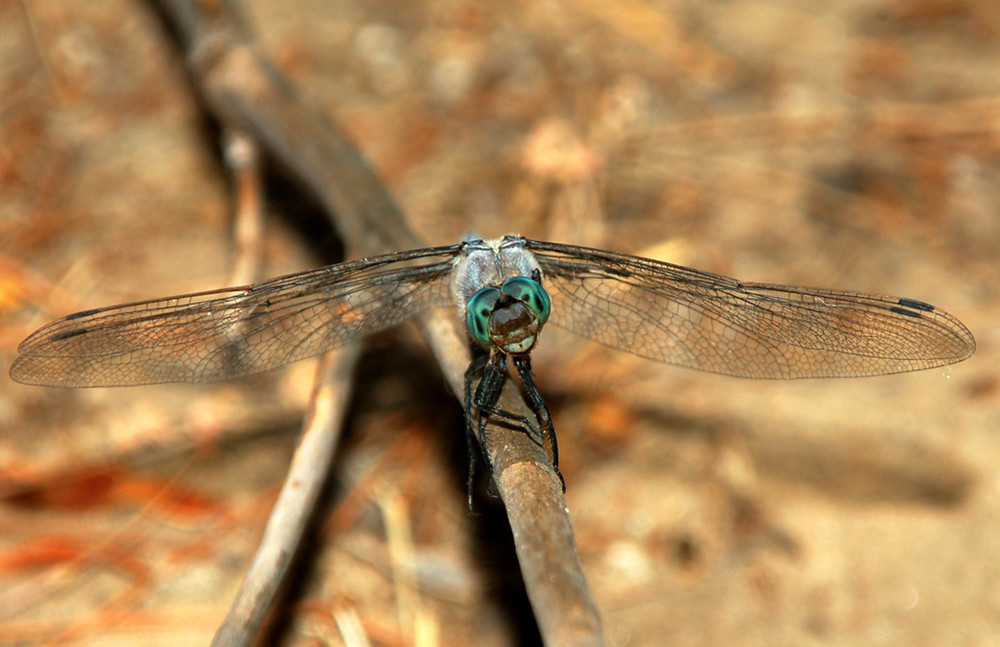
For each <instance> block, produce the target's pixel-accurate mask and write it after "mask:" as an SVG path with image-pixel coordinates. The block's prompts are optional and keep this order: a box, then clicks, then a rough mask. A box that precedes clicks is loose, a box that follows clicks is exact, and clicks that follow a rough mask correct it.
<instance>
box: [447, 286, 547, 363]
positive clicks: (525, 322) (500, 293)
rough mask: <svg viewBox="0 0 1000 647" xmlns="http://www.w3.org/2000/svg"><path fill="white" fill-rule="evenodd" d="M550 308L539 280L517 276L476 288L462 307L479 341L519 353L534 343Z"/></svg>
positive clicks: (515, 353) (473, 335) (471, 331)
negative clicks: (501, 283)
mask: <svg viewBox="0 0 1000 647" xmlns="http://www.w3.org/2000/svg"><path fill="white" fill-rule="evenodd" d="M551 312H552V305H551V302H550V301H549V295H548V293H546V292H545V289H544V288H543V287H542V285H541V283H539V282H538V281H537V280H535V279H533V278H532V279H529V278H527V277H524V276H517V277H514V278H510V279H507V280H506V281H504V282H503V285H501V286H500V287H499V288H497V287H486V288H483V289H481V290H479V291H478V292H476V293H475V294H474V295H473V296H472V298H471V299H470V300H469V304H468V306H467V307H466V309H465V323H466V327H467V328H468V329H469V334H470V335H472V338H473V339H475V340H476V341H478V342H479V343H480V344H482V345H484V346H495V347H497V348H499V349H500V350H502V351H503V352H505V353H508V354H512V355H519V354H523V353H527V352H530V351H531V349H532V348H533V347H534V346H535V342H536V341H537V340H538V333H539V331H540V330H541V329H542V325H544V324H545V322H546V321H548V319H549V314H550V313H551Z"/></svg>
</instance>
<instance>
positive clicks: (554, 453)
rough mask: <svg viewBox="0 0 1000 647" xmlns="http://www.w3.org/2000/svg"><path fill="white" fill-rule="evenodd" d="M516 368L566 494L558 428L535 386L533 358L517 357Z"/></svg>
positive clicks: (526, 356)
mask: <svg viewBox="0 0 1000 647" xmlns="http://www.w3.org/2000/svg"><path fill="white" fill-rule="evenodd" d="M514 367H515V368H516V369H517V375H518V377H520V378H521V384H522V385H523V386H524V393H525V395H527V396H528V400H529V401H530V403H531V410H532V411H534V412H535V417H536V418H537V419H538V430H539V438H540V440H541V441H542V447H544V448H545V452H546V453H547V454H548V456H549V462H551V463H552V468H553V469H554V470H555V472H556V474H557V475H558V476H559V481H560V482H561V483H562V489H563V492H565V491H566V479H564V478H563V475H562V472H560V471H559V444H558V442H557V441H556V428H555V425H554V424H553V423H552V415H551V414H550V413H549V407H548V406H547V405H546V404H545V400H544V399H543V398H542V394H541V393H539V392H538V387H537V386H535V378H534V376H533V375H532V373H531V357H530V356H528V355H515V356H514Z"/></svg>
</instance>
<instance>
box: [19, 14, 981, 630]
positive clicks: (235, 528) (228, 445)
mask: <svg viewBox="0 0 1000 647" xmlns="http://www.w3.org/2000/svg"><path fill="white" fill-rule="evenodd" d="M243 6H244V11H245V12H246V15H247V18H248V21H249V23H250V25H252V28H253V30H254V31H255V32H256V34H257V36H258V37H259V39H260V44H261V47H262V48H263V49H264V50H265V51H266V52H267V53H268V54H269V55H270V56H271V57H272V58H273V59H274V61H275V62H276V64H277V66H278V68H279V69H280V71H281V72H282V73H283V74H285V75H286V76H287V77H288V78H289V79H290V81H291V83H292V84H293V85H294V86H295V87H296V88H297V90H298V92H299V93H300V94H301V95H302V97H303V98H304V99H305V100H306V101H308V102H310V103H312V104H313V105H314V106H315V107H316V109H318V110H319V111H321V112H323V113H326V114H328V115H329V116H330V117H331V118H334V119H336V120H337V121H338V122H339V123H340V124H341V125H342V126H343V127H344V128H345V130H346V131H347V132H348V133H349V134H350V135H351V137H352V138H353V139H354V141H355V142H356V143H357V144H358V145H359V147H360V148H361V149H362V150H363V151H364V152H365V154H366V155H367V156H368V159H369V160H370V162H371V163H372V165H373V166H374V168H375V169H376V170H377V172H378V174H379V176H380V177H381V178H382V179H383V180H384V181H385V183H386V184H387V186H388V187H389V189H390V191H391V192H392V194H393V195H394V197H395V198H396V199H397V200H398V201H399V203H400V204H401V205H402V207H403V209H404V212H405V214H406V216H407V218H408V220H409V222H410V224H411V226H412V227H413V229H414V230H416V231H417V232H418V234H420V235H421V236H422V237H424V239H425V240H426V241H427V243H428V244H433V245H443V244H451V243H453V242H456V241H457V240H458V239H459V238H460V237H461V236H462V235H463V234H464V233H466V232H468V231H476V232H478V233H480V234H482V235H484V236H491V237H492V236H498V235H502V234H504V233H509V232H517V233H521V234H524V235H527V236H530V237H533V238H540V239H546V240H554V241H559V242H565V243H573V244H583V245H591V246H598V247H605V248H608V249H615V250H620V251H625V252H629V253H633V254H641V255H646V256H652V257H655V258H660V259H663V260H668V261H671V262H676V263H681V264H685V265H691V266H694V267H698V268H701V269H705V270H710V271H713V272H719V273H724V274H728V275H732V276H737V277H739V278H742V279H746V280H754V281H768V282H780V283H793V284H804V285H818V286H825V287H836V288H844V289H853V290H859V291H864V292H874V293H884V294H895V295H900V296H907V297H912V298H916V299H920V300H924V301H928V302H931V303H933V304H935V305H937V306H939V307H941V308H943V309H945V310H947V311H949V312H951V313H953V314H955V315H956V316H958V317H959V318H960V319H962V320H963V321H964V322H965V323H966V325H968V326H969V328H970V329H971V330H972V331H973V333H974V334H975V335H976V338H977V342H978V350H977V353H976V355H975V356H974V357H973V358H972V359H971V360H969V361H967V362H965V363H963V364H959V365H956V366H954V367H950V368H945V369H937V370H931V371H926V372H922V373H914V374H907V375H898V376H890V377H882V378H869V379H858V380H807V381H795V382H755V381H743V380H736V379H731V378H725V377H719V376H713V375H705V374H700V373H696V372H692V371H687V370H683V369H678V368H673V367H669V366H664V365H659V364H655V363H653V362H649V361H646V360H641V359H638V358H635V357H630V356H628V355H625V354H623V353H617V352H614V351H611V350H608V349H605V348H603V347H599V346H597V345H595V344H592V343H589V342H586V341H585V340H581V339H579V338H576V337H573V336H572V335H570V334H569V333H566V332H564V331H561V330H556V329H554V328H549V329H547V330H546V332H545V335H544V337H543V342H542V343H541V344H540V346H539V347H538V349H537V351H536V353H535V355H534V358H535V359H534V367H535V372H536V379H537V381H538V384H539V387H540V389H541V391H542V393H543V394H544V396H545V397H546V399H547V401H548V403H549V406H550V407H551V408H552V412H553V415H554V418H555V424H556V428H557V430H559V438H560V441H561V442H560V450H561V455H562V471H563V474H564V475H565V477H566V481H567V484H568V491H567V499H568V503H569V507H570V512H571V516H572V518H573V521H574V526H575V530H576V533H577V539H578V542H579V547H580V552H581V557H582V559H583V562H584V568H585V570H586V573H587V576H588V578H589V580H590V583H591V586H592V588H593V592H594V595H595V597H596V599H597V602H598V605H599V607H600V608H601V610H602V613H603V618H604V622H605V630H606V633H607V638H608V642H609V644H612V645H637V646H638V645H664V644H671V645H719V644H734V645H739V644H795V645H806V644H839V645H877V644H887V645H898V644H908V645H914V646H917V645H935V646H940V645H958V644H961V645H988V644H989V645H992V644H997V642H998V641H1000V586H998V585H997V582H1000V559H998V557H997V556H998V555H1000V497H998V496H997V494H998V493H1000V492H998V491H1000V478H998V471H997V469H996V465H997V464H1000V435H998V427H1000V424H998V423H1000V407H998V404H1000V382H998V379H1000V369H998V357H997V342H998V339H1000V327H998V325H997V323H996V322H997V321H998V318H1000V299H998V294H997V293H998V286H1000V276H998V274H1000V272H998V264H997V261H996V257H997V252H998V250H1000V218H998V216H997V214H998V211H1000V66H998V65H997V61H998V60H1000V5H997V3H996V2H994V0H831V1H829V2H814V3H801V2H792V1H784V2H783V1H780V0H775V1H769V2H764V1H761V2H751V1H746V2H736V1H723V0H717V1H713V2H697V1H693V0H663V1H645V0H626V1H624V2H600V1H598V0H561V1H546V2H511V3H489V2H474V1H471V0H464V1H459V0H455V1H452V0H442V1H437V2H428V1H424V0H418V1H411V2H398V1H377V0H376V1H367V2H361V1H359V0H338V1H337V2H328V1H320V0H282V1H278V0H247V1H246V2H245V3H244V4H243ZM0 61H2V65H0V88H2V92H0V360H2V361H0V363H2V364H3V365H4V366H9V363H10V361H12V360H13V358H14V357H15V355H16V347H17V344H18V343H19V342H20V341H21V340H22V339H23V338H24V337H25V336H27V335H28V334H29V333H30V332H31V331H32V330H34V329H35V328H37V327H38V326H40V325H41V324H43V323H46V322H47V321H49V320H51V319H53V318H56V317H59V316H63V315H65V314H68V313H70V312H73V311H76V310H80V309H84V308H91V307H97V306H101V305H109V304H113V303H118V302H123V301H128V300H136V299H142V298H152V297H158V296H165V295H168V294H174V293H179V292H186V291H193V290H201V289H211V288H215V287H222V286H224V285H226V284H227V283H228V282H229V278H228V277H229V274H230V271H231V266H232V262H233V257H234V248H233V244H232V242H231V240H232V238H231V233H230V229H231V224H232V222H231V221H232V211H233V208H232V187H231V184H230V182H229V179H228V176H227V172H226V170H225V168H224V167H223V165H222V164H221V163H220V155H219V145H218V134H219V133H218V131H217V129H216V127H215V125H214V124H212V123H211V121H210V120H209V119H208V118H207V117H206V116H205V113H204V111H203V110H202V108H201V106H200V105H199V102H198V99H197V96H196V93H195V92H194V91H193V90H192V86H191V84H190V83H189V79H188V77H187V73H186V71H185V67H184V63H183V59H182V57H181V55H180V53H179V50H178V48H177V46H176V45H175V43H174V41H173V40H172V39H171V36H170V34H169V32H168V30H167V29H166V28H165V27H164V24H163V22H162V20H161V19H160V16H159V15H158V14H157V13H156V11H155V10H154V9H153V8H152V7H151V6H150V5H149V4H148V3H146V2H139V1H138V0H100V1H98V2H87V3H66V2H59V1H58V0H32V1H26V0H16V1H12V2H6V3H3V4H2V6H0ZM271 171H272V173H270V174H269V181H268V186H267V191H268V200H269V202H268V205H267V208H268V216H269V217H268V220H267V224H266V227H267V229H266V234H265V240H266V244H265V253H264V255H265V258H264V266H265V270H264V273H265V275H268V276H270V275H277V274H281V273H285V272H289V271H295V270H300V269H306V268H309V267H313V266H316V265H319V264H323V263H328V262H333V261H335V260H338V259H339V257H338V256H337V254H338V251H337V250H338V245H337V241H336V238H335V235H334V234H333V233H332V232H331V231H328V230H324V229H323V228H322V227H321V225H320V224H319V223H320V222H321V221H322V218H321V217H320V216H318V215H317V207H316V205H315V203H314V202H313V201H312V200H311V199H310V198H309V196H308V195H307V194H306V193H305V192H304V191H303V190H301V189H300V188H299V187H298V186H297V185H296V184H294V183H293V182H290V181H288V180H287V177H286V176H285V175H284V174H283V173H282V172H281V170H280V169H274V168H272V169H271ZM317 241H319V242H318V243H317ZM312 375H313V366H312V362H311V361H309V362H303V363H300V364H299V365H296V366H292V367H289V368H288V369H285V370H282V371H279V372H276V373H273V374H268V375H264V376H259V377H255V378H252V379H247V380H241V381H238V382H233V383H226V384H221V385H209V386H191V385H180V386H163V387H138V388H130V389H91V390H63V389H54V388H40V387H27V386H22V385H19V384H15V383H13V382H12V381H11V380H10V379H9V378H8V377H7V375H6V369H4V370H3V371H2V375H0V430H2V431H0V644H5V645H6V644H11V645H14V644H55V643H58V644H70V645H115V644H122V645H139V644H141V645H156V644H164V645H178V644H206V643H207V642H208V640H209V639H210V637H211V636H212V634H213V633H214V631H215V628H216V627H217V626H218V624H219V622H220V620H221V619H222V617H223V616H224V614H225V612H226V609H227V608H228V604H229V600H230V599H231V597H232V595H233V593H234V591H235V588H236V587H237V586H238V584H239V581H240V579H241V576H242V574H243V572H244V571H245V569H246V566H247V564H248V562H249V560H250V558H251V556H252V554H253V551H254V548H255V545H256V542H257V540H258V538H259V536H260V534H261V532H262V531H263V526H264V523H265V522H266V519H267V515H268V514H269V512H270V508H271V505H272V504H273V502H274V498H275V496H276V495H277V491H278V488H279V486H280V482H281V479H282V477H283V476H284V473H285V471H286V469H287V464H288V460H289V457H290V456H291V452H292V450H293V448H294V444H295V441H296V437H297V434H298V430H299V425H300V420H301V416H302V411H303V409H304V406H305V402H306V399H307V397H308V394H309V390H310V384H311V379H312ZM347 430H348V435H347V437H346V438H345V440H344V442H343V443H342V449H341V451H340V453H339V454H338V458H337V463H336V467H335V470H334V474H333V476H332V477H331V482H330V486H329V496H328V501H327V502H326V505H325V507H324V508H323V510H321V511H320V512H319V513H318V515H317V519H316V531H315V532H314V534H313V536H312V538H311V539H310V541H309V543H308V545H307V546H306V550H305V553H306V555H307V557H308V559H305V560H302V565H301V566H300V568H299V569H298V570H297V571H296V573H295V574H294V577H293V578H292V582H291V584H290V593H289V596H290V601H289V603H288V605H287V606H286V608H285V610H284V611H283V612H282V613H281V614H280V616H279V617H278V618H277V619H276V622H277V623H278V625H279V628H280V631H277V632H276V633H275V634H273V635H272V637H271V638H270V640H273V641H275V642H280V643H281V644H290V645H291V644H294V645H299V644H301V645H314V644H330V645H340V644H345V643H344V638H343V637H342V633H341V629H339V628H338V626H339V625H338V623H340V626H342V625H343V623H344V622H349V619H351V618H353V619H354V621H356V622H357V623H360V626H361V627H362V628H363V630H364V632H365V634H366V635H367V636H368V637H369V639H370V640H371V642H372V644H375V645H409V644H412V637H413V635H414V631H415V630H414V627H413V624H412V623H413V622H415V621H414V620H413V618H414V614H413V613H412V612H411V610H408V609H404V608H403V607H401V595H400V593H399V589H398V588H397V582H398V580H399V573H398V572H397V570H396V569H398V565H394V562H393V560H392V559H391V558H390V551H389V548H388V545H387V540H386V536H387V534H391V533H392V532H393V531H394V525H395V526H397V527H396V528H395V530H400V528H398V526H399V525H400V524H402V526H403V528H402V530H403V531H404V532H406V533H409V534H410V535H411V536H412V538H413V543H414V552H413V557H412V559H411V560H410V562H409V563H408V564H409V566H408V567H407V568H410V569H412V571H413V573H411V575H414V576H415V580H416V582H417V583H418V585H417V587H416V589H415V590H412V591H410V592H409V593H408V594H407V596H406V597H407V600H409V602H407V604H408V605H411V606H412V605H413V604H414V603H413V600H417V601H418V604H417V608H419V617H420V618H421V619H420V622H422V623H426V626H429V627H433V628H434V629H433V631H432V634H431V635H436V636H437V638H436V644H441V645H466V644H469V645H471V644H475V645H486V646H488V645H514V644H531V639H532V638H531V629H530V627H527V628H526V627H525V623H526V622H530V621H526V620H525V618H524V616H522V615H519V613H521V612H523V607H524V605H525V604H526V603H525V602H524V600H523V593H522V592H520V591H519V590H518V583H517V582H516V577H512V575H516V567H514V566H513V565H512V562H511V560H513V559H514V558H513V556H512V553H511V551H510V546H509V543H510V539H509V537H508V536H507V535H505V534H504V533H505V532H507V531H506V530H505V529H504V528H503V527H501V526H502V524H500V525H499V526H493V525H490V523H489V522H485V521H483V520H482V519H476V518H470V517H469V516H468V515H467V513H466V509H465V486H464V483H465V458H464V451H465V449H464V439H463V437H462V430H461V410H460V408H459V405H458V403H457V402H456V401H455V399H454V397H452V396H451V395H450V394H449V393H448V390H447V388H446V386H445V384H444V380H443V379H442V378H441V376H440V374H439V373H438V371H437V368H436V365H435V364H434V361H433V357H432V356H431V355H430V353H429V351H428V350H427V348H426V347H425V346H424V345H423V342H422V341H421V340H420V338H419V337H418V336H417V335H416V334H415V332H414V331H413V330H412V329H411V328H408V327H403V328H400V329H398V330H394V331H391V332H390V333H386V334H383V335H380V336H378V337H376V338H374V339H371V340H369V342H368V343H367V344H366V345H365V354H364V355H363V357H362V359H361V361H360V363H359V367H358V376H357V381H356V387H355V395H354V400H353V404H352V407H351V413H350V416H349V419H348V422H347ZM400 511H402V512H401V513H400ZM487 517H488V518H489V515H487ZM344 618H347V619H348V620H344ZM429 644H435V643H429Z"/></svg>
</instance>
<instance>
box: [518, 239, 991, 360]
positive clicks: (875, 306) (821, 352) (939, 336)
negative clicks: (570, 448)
mask: <svg viewBox="0 0 1000 647" xmlns="http://www.w3.org/2000/svg"><path fill="white" fill-rule="evenodd" d="M528 248H529V249H530V250H531V251H532V253H534V255H535V257H536V258H537V259H538V262H539V264H540V265H541V267H542V271H543V273H544V280H545V286H546V289H547V290H548V291H549V292H550V293H551V295H552V301H553V314H552V321H553V322H554V323H555V324H556V325H559V326H561V327H564V328H567V329H569V330H572V331H573V332H576V333H578V334H580V335H583V336H585V337H589V338H590V339H593V340H595V341H598V342H600V343H602V344H605V345H607V346H610V347H612V348H617V349H620V350H624V351H628V352H631V353H635V354H636V355H640V356H642V357H648V358H650V359H654V360H658V361H661V362H666V363H669V364H678V365H680V366H686V367H690V368H695V369H699V370H703V371H710V372H714V373H723V374H726V375H733V376H738V377H755V378H803V377H856V376H866V375H884V374H889V373H901V372H906V371H915V370H921V369H926V368H932V367H935V366H943V365H945V364H952V363H955V362H959V361H961V360H963V359H966V358H968V357H969V356H971V355H972V353H973V352H974V351H975V340H974V339H973V337H972V334H971V333H970V332H969V330H968V329H967V328H966V327H965V326H964V325H963V324H962V322H960V321H959V320H958V319H956V318H955V317H953V316H951V315H949V314H948V313H946V312H943V311H941V310H938V309H937V308H935V307H934V306H932V305H930V304H927V303H923V302H921V301H916V300H914V299H904V298H899V297H888V296H878V295H870V294H859V293H855V292H845V291H837V290H824V289H813V288H802V287H794V286H784V285H770V284H765V283H746V282H741V281H737V280H735V279H731V278H729V277H725V276H721V275H718V274H712V273H710V272H702V271H698V270H693V269H689V268H686V267H681V266H678V265H672V264H670V263H664V262H660V261H654V260H649V259H644V258H639V257H635V256H629V255H627V254H619V253H615V252H608V251H603V250H595V249H589V248H583V247H572V246H568V245H559V244H555V243H545V242H538V241H528Z"/></svg>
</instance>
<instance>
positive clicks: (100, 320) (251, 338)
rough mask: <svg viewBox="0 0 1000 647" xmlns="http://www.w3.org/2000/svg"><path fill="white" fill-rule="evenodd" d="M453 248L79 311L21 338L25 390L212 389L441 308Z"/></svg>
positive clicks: (17, 366) (14, 373)
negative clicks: (191, 385)
mask: <svg viewBox="0 0 1000 647" xmlns="http://www.w3.org/2000/svg"><path fill="white" fill-rule="evenodd" d="M456 253H457V247H442V248H431V249H424V250H415V251H412V252H401V253H396V254H387V255H385V256H379V257H373V258H368V259H361V260H358V261H349V262H346V263H340V264H337V265H331V266H328V267H323V268H319V269H315V270H310V271H307V272H302V273H298V274H291V275H288V276H284V277H280V278H276V279H270V280H267V281H263V282H260V283H256V284H254V285H251V286H247V287H239V288H227V289H222V290H213V291H209V292H199V293H194V294H188V295H182V296H177V297H170V298H166V299H155V300H151V301H142V302H138V303H131V304H125V305H119V306H112V307H109V308H100V309H97V310H88V311H85V312H80V313H77V314H73V315H70V316H68V317H66V318H64V319H60V320H58V321H55V322H53V323H51V324H49V325H47V326H45V327H43V328H41V329H40V330H38V331H37V332H35V333H34V334H32V335H31V336H30V337H28V339H26V340H25V341H24V342H23V343H22V344H21V346H20V347H19V348H18V352H19V353H20V356H19V357H18V358H17V359H16V360H15V362H14V364H13V366H12V367H11V370H10V374H11V377H12V378H13V379H15V380H17V381H19V382H24V383H28V384H46V385H54V386H125V385H135V384H156V383H162V382H216V381H221V380H227V379H230V378H234V377H239V376H243V375H250V374H253V373H259V372H262V371H266V370H269V369H273V368H277V367H279V366H284V365H285V364H289V363H291V362H295V361H297V360H300V359H304V358H306V357H311V356H313V355H318V354H320V353H322V352H325V351H327V350H330V349H333V348H337V347H338V346H342V345H344V344H346V343H347V342H349V341H352V340H354V339H357V338H359V337H361V336H363V335H366V334H369V333H373V332H376V331H379V330H382V329H384V328H388V327H390V326H392V325H394V324H397V323H400V322H401V321H403V320H405V319H408V318H410V317H413V316H414V315H416V314H418V313H420V312H422V311H424V310H427V309H428V308H432V307H436V306H442V305H447V304H448V303H450V296H449V293H448V277H449V275H450V272H451V267H452V262H453V258H454V257H455V254H456Z"/></svg>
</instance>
